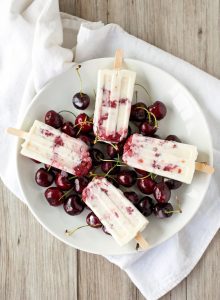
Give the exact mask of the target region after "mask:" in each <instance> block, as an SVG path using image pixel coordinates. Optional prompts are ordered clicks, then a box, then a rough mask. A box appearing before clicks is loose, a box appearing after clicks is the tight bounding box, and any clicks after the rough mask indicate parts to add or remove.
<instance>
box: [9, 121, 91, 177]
mask: <svg viewBox="0 0 220 300" xmlns="http://www.w3.org/2000/svg"><path fill="white" fill-rule="evenodd" d="M7 131H8V132H9V133H11V134H14V135H17V136H19V137H22V138H24V139H25V141H24V143H23V144H22V145H21V147H22V149H21V154H22V155H24V156H27V157H30V158H32V159H35V160H37V161H40V162H42V163H44V164H48V165H51V166H53V167H55V168H58V169H60V170H63V171H66V172H68V173H70V174H73V175H76V176H83V175H86V174H87V173H88V171H89V170H90V168H91V166H92V160H91V158H90V155H89V151H88V146H87V145H86V144H85V143H84V142H83V141H81V140H80V139H75V138H72V137H70V136H68V135H67V134H65V133H62V132H60V131H59V130H57V129H55V128H53V127H51V126H49V125H47V124H44V123H42V122H40V121H38V120H35V121H34V123H33V125H32V127H31V129H30V131H29V132H23V131H21V130H18V129H15V128H8V130H7Z"/></svg>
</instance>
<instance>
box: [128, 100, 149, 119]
mask: <svg viewBox="0 0 220 300" xmlns="http://www.w3.org/2000/svg"><path fill="white" fill-rule="evenodd" d="M145 109H147V106H146V105H145V104H144V103H143V102H138V103H136V104H133V105H132V106H131V115H130V120H131V121H137V122H141V121H144V120H146V117H147V112H146V110H145Z"/></svg>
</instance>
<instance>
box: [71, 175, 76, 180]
mask: <svg viewBox="0 0 220 300" xmlns="http://www.w3.org/2000/svg"><path fill="white" fill-rule="evenodd" d="M75 178H77V176H71V177H69V180H72V179H75Z"/></svg>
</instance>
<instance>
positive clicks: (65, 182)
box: [55, 171, 73, 191]
mask: <svg viewBox="0 0 220 300" xmlns="http://www.w3.org/2000/svg"><path fill="white" fill-rule="evenodd" d="M55 184H56V186H57V187H59V188H60V189H61V190H63V191H67V190H69V189H71V187H72V186H73V182H71V181H70V180H69V177H68V173H66V172H64V171H61V172H60V173H57V174H56V177H55Z"/></svg>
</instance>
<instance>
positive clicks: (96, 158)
mask: <svg viewBox="0 0 220 300" xmlns="http://www.w3.org/2000/svg"><path fill="white" fill-rule="evenodd" d="M89 153H90V156H91V158H92V163H93V165H94V166H98V165H100V164H101V163H102V159H104V154H103V153H102V151H101V150H99V149H96V148H93V149H90V150H89Z"/></svg>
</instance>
